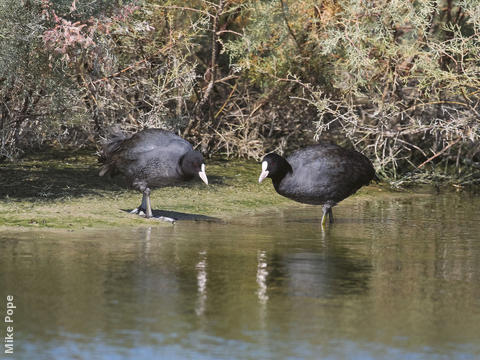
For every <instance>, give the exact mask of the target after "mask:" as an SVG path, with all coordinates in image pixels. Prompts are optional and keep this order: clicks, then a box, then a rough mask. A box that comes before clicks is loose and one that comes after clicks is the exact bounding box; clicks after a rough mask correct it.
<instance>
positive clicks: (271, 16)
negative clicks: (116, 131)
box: [0, 0, 480, 182]
mask: <svg viewBox="0 0 480 360" xmlns="http://www.w3.org/2000/svg"><path fill="white" fill-rule="evenodd" d="M479 9H480V7H479V6H478V1H476V0H441V1H433V0H422V1H409V0H392V1H388V0H381V1H374V2H373V1H370V2H369V1H354V0H342V1H336V0H325V1H322V2H318V1H315V0H298V1H297V0H295V1H294V0H277V1H254V0H216V1H206V0H193V1H186V0H168V1H158V0H145V1H143V2H136V1H132V2H122V1H113V2H110V1H95V2H93V3H91V2H77V1H72V0H62V1H55V2H51V1H49V0H31V1H24V2H17V1H13V0H5V1H4V2H3V4H2V5H0V41H1V42H2V44H1V45H2V46H1V48H0V58H1V60H2V62H1V63H2V65H1V66H2V68H0V81H1V82H2V88H1V90H0V96H1V97H2V102H1V104H0V110H1V112H0V116H1V118H0V121H1V123H2V127H1V128H0V131H1V135H2V147H1V151H2V153H1V154H0V156H2V155H3V156H7V157H8V156H10V157H13V156H14V155H15V151H16V150H14V149H17V150H18V149H19V148H28V147H31V146H33V145H38V144H42V143H48V142H50V143H58V144H67V143H70V144H75V145H77V146H78V145H83V144H88V143H89V142H91V141H96V142H97V143H98V141H99V140H100V139H101V138H102V137H104V136H106V135H107V134H108V132H109V130H110V129H112V128H115V127H117V128H120V129H123V130H126V131H135V130H137V129H139V128H143V127H163V128H168V129H170V130H173V131H175V132H177V133H180V134H182V135H183V136H185V137H186V138H188V139H189V140H191V141H192V142H194V143H195V144H196V145H197V146H199V147H200V149H201V150H202V151H204V152H205V153H207V154H210V155H212V154H218V153H220V154H223V155H226V156H227V157H229V156H238V157H252V158H257V159H258V158H260V157H261V156H262V155H263V154H264V153H265V152H267V151H279V152H284V151H289V150H291V149H295V148H298V147H301V146H305V145H307V144H309V143H312V142H314V141H316V140H318V139H319V138H326V139H331V140H335V141H337V142H340V143H344V145H347V146H351V147H355V148H357V149H359V150H360V151H362V152H364V153H365V154H366V155H367V156H369V157H370V158H371V159H372V160H375V165H376V168H377V170H378V172H379V173H380V174H381V175H382V176H383V177H385V178H389V179H397V181H400V182H402V181H404V180H402V179H403V178H404V177H405V176H408V177H410V178H413V177H418V176H420V175H419V174H437V175H431V178H434V177H437V178H438V176H441V177H442V176H456V177H457V178H459V179H467V177H468V179H470V180H468V182H475V180H472V179H476V178H478V177H477V176H476V175H475V174H476V172H475V171H476V169H477V168H478V167H479V164H480V147H479V138H480V128H479V122H478V118H479V112H478V104H479V101H480V99H479V97H480V84H479V80H478V79H479V78H480V77H479V75H480V74H479V71H480V41H479V39H480V10H479ZM8 84H10V85H8ZM7 85H8V86H7ZM27 135H28V136H27ZM461 181H463V180H461ZM465 182H467V181H466V180H465Z"/></svg>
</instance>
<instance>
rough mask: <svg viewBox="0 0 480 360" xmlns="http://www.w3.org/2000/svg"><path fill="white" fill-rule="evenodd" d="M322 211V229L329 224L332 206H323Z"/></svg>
mask: <svg viewBox="0 0 480 360" xmlns="http://www.w3.org/2000/svg"><path fill="white" fill-rule="evenodd" d="M322 210H323V216H322V227H323V226H325V224H326V222H327V214H330V211H331V207H330V205H323V206H322ZM330 219H331V218H330Z"/></svg>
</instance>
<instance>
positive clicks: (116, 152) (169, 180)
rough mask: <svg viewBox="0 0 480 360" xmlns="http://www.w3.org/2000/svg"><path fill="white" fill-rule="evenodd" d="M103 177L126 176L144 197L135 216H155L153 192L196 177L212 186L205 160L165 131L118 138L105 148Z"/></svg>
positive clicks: (144, 131)
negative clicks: (151, 189) (161, 187)
mask: <svg viewBox="0 0 480 360" xmlns="http://www.w3.org/2000/svg"><path fill="white" fill-rule="evenodd" d="M102 159H103V162H104V165H103V167H102V169H101V170H100V174H99V175H100V176H103V175H105V174H110V175H112V176H113V175H116V174H118V173H120V174H123V175H125V177H126V179H127V182H128V183H129V185H130V186H131V187H133V188H134V189H136V190H139V191H141V192H142V193H143V198H142V203H141V204H140V206H139V207H138V208H137V209H135V210H133V211H132V213H140V212H142V211H143V212H145V216H146V217H147V218H149V217H151V216H152V207H151V204H150V188H154V187H159V186H165V185H171V184H175V183H179V182H182V181H186V180H191V179H193V178H194V177H195V176H198V177H200V179H202V180H203V182H204V183H205V184H207V185H208V179H207V175H206V173H205V164H204V162H203V156H202V154H200V153H199V152H198V151H195V150H193V147H192V145H191V144H190V143H189V142H188V141H186V140H184V139H182V138H181V137H179V136H177V135H175V134H173V133H171V132H168V131H165V130H161V129H146V130H142V131H139V132H137V133H136V134H134V135H131V136H125V135H123V134H117V135H116V136H115V137H114V138H113V139H111V140H110V141H109V142H107V143H105V144H104V145H103V154H102Z"/></svg>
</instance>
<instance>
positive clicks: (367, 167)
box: [258, 142, 378, 225]
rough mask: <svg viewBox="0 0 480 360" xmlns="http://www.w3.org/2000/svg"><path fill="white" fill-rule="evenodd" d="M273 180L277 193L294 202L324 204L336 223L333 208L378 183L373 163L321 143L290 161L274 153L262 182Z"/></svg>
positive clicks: (267, 160)
mask: <svg viewBox="0 0 480 360" xmlns="http://www.w3.org/2000/svg"><path fill="white" fill-rule="evenodd" d="M266 177H269V178H271V179H272V182H273V186H274V187H275V190H276V191H277V192H278V193H279V194H280V195H283V196H285V197H287V198H290V199H292V200H295V201H298V202H301V203H305V204H312V205H323V216H322V225H325V221H326V215H327V214H328V215H329V218H330V222H333V213H332V207H333V206H335V205H336V204H337V203H338V202H340V201H342V200H343V199H345V198H346V197H348V196H350V195H352V194H353V193H355V192H356V191H357V190H358V189H360V188H361V187H362V186H364V185H368V184H369V183H370V181H372V180H378V178H377V177H376V175H375V170H374V169H373V166H372V163H371V162H370V160H368V159H367V158H366V157H365V156H364V155H362V154H360V153H359V152H357V151H354V150H347V149H344V148H342V147H340V146H337V145H334V144H329V143H323V142H322V143H319V144H317V145H313V146H309V147H306V148H304V149H300V150H297V151H295V152H294V153H293V154H291V155H290V156H289V157H288V158H287V159H285V158H283V157H281V156H280V155H277V154H275V153H271V154H268V155H266V156H265V157H264V158H263V160H262V173H261V174H260V178H259V179H258V181H259V182H262V180H263V179H265V178H266Z"/></svg>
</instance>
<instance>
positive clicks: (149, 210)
mask: <svg viewBox="0 0 480 360" xmlns="http://www.w3.org/2000/svg"><path fill="white" fill-rule="evenodd" d="M143 196H144V197H145V200H146V201H145V202H146V207H147V209H146V210H147V212H146V214H145V217H146V218H147V219H148V218H151V217H152V216H153V214H152V204H151V203H150V189H149V188H148V187H147V188H146V189H145V191H144V192H143ZM142 205H143V200H142Z"/></svg>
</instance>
